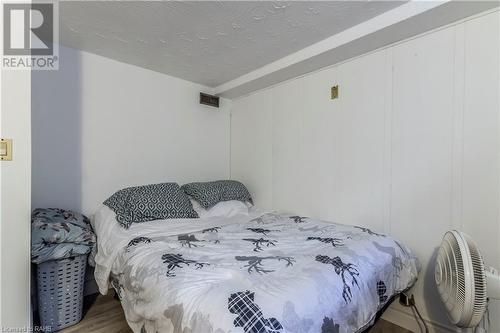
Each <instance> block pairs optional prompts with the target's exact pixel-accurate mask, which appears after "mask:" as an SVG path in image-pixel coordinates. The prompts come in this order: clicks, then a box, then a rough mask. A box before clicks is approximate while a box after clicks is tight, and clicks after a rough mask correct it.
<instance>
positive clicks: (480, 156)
mask: <svg viewBox="0 0 500 333" xmlns="http://www.w3.org/2000/svg"><path fill="white" fill-rule="evenodd" d="M499 16H500V15H499V13H498V11H497V12H493V13H487V14H485V15H482V16H479V17H474V18H471V19H469V20H466V21H463V22H460V23H458V24H456V25H454V26H450V27H447V28H445V29H441V30H437V31H434V32H432V33H428V34H425V35H423V36H419V37H417V38H414V39H411V40H408V41H405V42H403V43H399V44H397V45H394V46H391V47H388V48H386V49H383V50H380V51H377V52H374V53H371V54H368V55H365V56H363V57H359V58H357V59H354V60H351V61H349V62H345V63H343V64H340V65H337V66H334V67H331V68H327V69H324V70H322V71H319V72H316V73H313V74H310V75H308V76H305V77H301V78H298V79H295V80H293V81H289V82H286V83H283V84H281V85H278V86H275V87H272V88H269V89H267V90H264V91H261V92H257V93H255V94H252V95H250V96H247V97H243V98H240V99H238V100H236V101H234V102H233V109H232V115H231V176H232V178H234V179H240V180H242V181H243V182H245V183H246V184H247V185H248V187H249V188H250V190H251V191H252V194H253V196H254V198H255V201H256V202H257V204H258V205H260V206H264V207H267V208H273V209H278V210H283V211H290V212H295V213H298V214H305V215H309V216H314V217H319V218H324V219H330V220H334V221H338V222H343V223H348V224H360V225H366V226H368V227H371V228H374V229H376V230H384V231H385V232H388V233H390V234H391V235H393V236H395V237H397V238H399V239H401V240H402V241H403V242H404V243H405V244H407V245H408V246H409V247H410V248H412V249H413V250H414V252H415V253H416V254H417V255H418V257H419V258H420V260H421V262H422V271H421V275H420V279H419V281H418V283H417V285H416V286H415V288H414V290H413V291H412V292H413V293H415V295H416V297H417V303H418V305H419V306H420V307H421V309H422V310H423V311H422V312H423V314H424V316H425V317H426V318H427V319H429V322H430V323H434V324H436V325H434V326H433V327H432V329H433V330H434V331H438V330H445V327H446V326H449V324H448V321H447V319H446V316H445V313H444V310H443V307H442V305H441V304H440V302H439V299H438V296H437V293H436V290H435V286H434V281H433V261H434V256H435V251H436V248H437V247H438V246H439V243H440V240H441V237H442V235H443V233H444V232H445V231H446V230H448V229H451V228H459V229H462V230H464V231H466V232H467V233H469V234H471V236H473V237H474V238H475V239H476V241H477V242H478V243H479V244H480V246H481V248H482V250H483V253H484V256H485V258H486V260H487V263H488V264H490V265H494V266H497V267H500V242H499V238H500V219H499V212H500V130H499V128H500V117H499V113H500V112H499V93H500V87H499V71H500V68H499V59H500V58H499V57H500V53H499V47H500V46H499V45H500V41H499V28H500V23H499V21H500V19H499ZM334 84H339V88H340V98H339V99H338V100H330V99H329V91H330V87H331V86H332V85H334ZM499 309H500V306H499V305H498V304H496V303H494V302H492V307H491V313H492V319H493V323H492V324H493V326H492V329H491V332H500V320H499V317H500V310H499ZM405 313H406V314H405ZM408 314H409V312H408V311H407V310H406V309H402V308H401V307H399V306H398V305H395V306H393V307H392V308H391V309H390V310H389V311H388V312H387V318H389V319H390V320H393V321H398V323H399V324H401V325H404V326H407V327H408V328H412V329H416V328H418V326H417V324H416V323H415V321H414V320H412V319H411V317H410V316H409V315H408Z"/></svg>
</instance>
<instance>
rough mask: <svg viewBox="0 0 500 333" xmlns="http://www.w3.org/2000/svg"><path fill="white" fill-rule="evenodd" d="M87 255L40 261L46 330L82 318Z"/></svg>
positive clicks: (40, 292)
mask: <svg viewBox="0 0 500 333" xmlns="http://www.w3.org/2000/svg"><path fill="white" fill-rule="evenodd" d="M86 264H87V255H86V254H84V255H79V256H76V257H72V258H68V259H60V260H50V261H46V262H43V263H41V264H39V265H38V268H37V279H38V313H39V315H40V324H41V326H42V329H43V330H44V331H45V332H56V331H59V330H60V329H63V328H65V327H68V326H71V325H74V324H76V323H78V322H79V321H80V320H81V319H82V308H83V284H84V281H85V267H86Z"/></svg>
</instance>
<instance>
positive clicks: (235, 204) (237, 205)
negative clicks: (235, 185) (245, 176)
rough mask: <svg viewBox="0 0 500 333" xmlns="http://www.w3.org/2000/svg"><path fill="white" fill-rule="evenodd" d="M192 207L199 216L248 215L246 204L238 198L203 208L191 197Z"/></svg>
mask: <svg viewBox="0 0 500 333" xmlns="http://www.w3.org/2000/svg"><path fill="white" fill-rule="evenodd" d="M191 204H192V205H193V209H194V210H195V211H196V213H198V216H199V217H200V218H205V219H206V218H209V217H232V216H235V215H248V206H247V205H246V204H245V203H244V202H241V201H238V200H229V201H221V202H219V203H218V204H216V205H215V206H213V207H211V208H209V209H205V208H203V207H201V205H200V204H199V203H198V201H196V200H194V199H191Z"/></svg>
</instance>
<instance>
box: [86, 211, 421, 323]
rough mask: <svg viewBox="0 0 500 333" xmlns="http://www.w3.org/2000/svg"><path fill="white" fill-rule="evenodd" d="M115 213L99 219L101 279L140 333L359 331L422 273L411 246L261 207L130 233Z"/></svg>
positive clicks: (144, 226)
mask: <svg viewBox="0 0 500 333" xmlns="http://www.w3.org/2000/svg"><path fill="white" fill-rule="evenodd" d="M112 215H113V214H112V212H111V211H108V210H106V208H103V209H102V211H101V212H100V213H98V214H97V216H96V220H94V222H93V223H94V224H95V225H94V226H95V228H96V229H97V235H98V252H97V256H96V264H97V266H96V278H97V281H98V283H99V286H100V290H101V292H102V293H106V291H107V288H108V281H111V284H112V286H113V287H114V288H115V289H116V291H117V293H118V295H119V297H120V299H121V301H122V305H123V308H124V311H125V315H126V318H127V321H128V323H129V325H130V327H131V328H132V329H133V330H134V332H137V333H139V332H141V333H142V332H148V333H152V332H174V333H187V332H190V333H209V332H214V333H229V332H231V333H232V332H244V333H267V332H282V333H284V332H297V333H306V332H322V333H345V332H359V331H362V330H364V329H365V328H366V327H368V326H369V325H370V324H371V323H372V322H373V320H374V317H375V315H376V313H377V311H379V310H380V309H381V308H382V307H384V305H385V304H386V303H387V302H388V301H389V300H390V299H391V297H392V296H393V295H396V294H398V293H400V292H401V291H403V290H405V289H407V288H409V287H410V286H412V284H413V283H414V282H415V281H416V279H417V274H418V262H417V260H416V258H415V257H414V256H413V255H412V254H411V252H410V251H409V250H408V249H407V248H406V247H405V246H404V245H402V244H401V243H400V242H398V241H397V240H395V239H393V238H391V237H389V236H387V235H385V234H382V233H379V232H375V231H372V230H370V229H367V228H364V227H355V226H347V225H342V224H336V223H332V222H325V221H319V220H314V219H310V218H307V217H302V216H291V215H279V214H275V213H265V214H259V213H253V214H251V215H250V216H238V217H235V218H231V219H224V218H220V219H206V220H203V219H189V220H174V221H167V220H165V221H154V222H148V223H147V224H141V225H138V226H133V227H132V228H131V229H129V230H123V229H119V228H118V229H117V228H116V227H114V224H116V225H118V224H117V223H116V221H114V222H113V221H112ZM99 219H100V220H101V222H99ZM102 220H107V222H105V223H104V222H102ZM113 223H114V224H113Z"/></svg>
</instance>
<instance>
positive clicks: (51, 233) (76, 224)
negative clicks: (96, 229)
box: [31, 208, 95, 264]
mask: <svg viewBox="0 0 500 333" xmlns="http://www.w3.org/2000/svg"><path fill="white" fill-rule="evenodd" d="M94 244H95V235H94V233H93V232H92V228H91V226H90V221H89V219H88V218H87V217H86V216H84V215H82V214H80V213H76V212H73V211H69V210H64V209H59V208H37V209H35V210H34V211H33V213H32V215H31V261H32V262H33V263H36V264H40V263H42V262H45V261H48V260H55V259H64V258H70V257H74V256H77V255H81V254H87V253H89V252H90V250H91V249H92V247H93V246H94Z"/></svg>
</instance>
